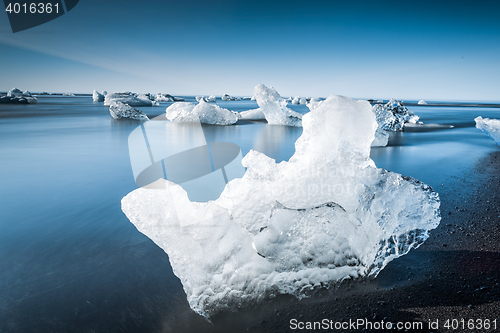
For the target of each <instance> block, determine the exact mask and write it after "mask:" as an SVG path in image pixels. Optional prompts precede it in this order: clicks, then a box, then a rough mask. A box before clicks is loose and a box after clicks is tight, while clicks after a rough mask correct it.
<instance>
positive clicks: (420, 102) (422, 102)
mask: <svg viewBox="0 0 500 333" xmlns="http://www.w3.org/2000/svg"><path fill="white" fill-rule="evenodd" d="M418 105H427V102H426V101H424V100H423V99H421V100H420V101H418Z"/></svg>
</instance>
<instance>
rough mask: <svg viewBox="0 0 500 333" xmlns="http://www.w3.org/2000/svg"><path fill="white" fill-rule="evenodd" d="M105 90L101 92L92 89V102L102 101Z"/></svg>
mask: <svg viewBox="0 0 500 333" xmlns="http://www.w3.org/2000/svg"><path fill="white" fill-rule="evenodd" d="M105 95H106V94H105V91H103V92H102V93H100V92H98V91H97V90H94V92H93V93H92V99H93V101H94V102H104V96H105Z"/></svg>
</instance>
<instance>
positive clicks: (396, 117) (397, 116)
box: [373, 98, 419, 132]
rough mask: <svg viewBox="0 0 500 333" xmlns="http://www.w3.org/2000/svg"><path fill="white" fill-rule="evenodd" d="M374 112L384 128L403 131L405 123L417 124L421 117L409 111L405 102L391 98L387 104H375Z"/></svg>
mask: <svg viewBox="0 0 500 333" xmlns="http://www.w3.org/2000/svg"><path fill="white" fill-rule="evenodd" d="M373 112H374V113H375V115H376V116H377V122H378V124H379V126H380V128H382V129H383V130H386V131H394V132H397V131H402V130H403V127H404V124H405V123H413V124H415V123H416V122H417V121H418V119H419V117H418V116H416V115H414V114H413V113H411V112H409V111H408V109H407V108H406V106H404V104H403V102H401V101H398V100H395V99H393V98H392V99H391V100H390V101H389V102H387V103H386V104H375V105H374V106H373Z"/></svg>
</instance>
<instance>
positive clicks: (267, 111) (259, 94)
mask: <svg viewBox="0 0 500 333" xmlns="http://www.w3.org/2000/svg"><path fill="white" fill-rule="evenodd" d="M253 95H254V96H255V99H256V100H257V104H258V105H259V108H260V109H261V110H262V112H263V113H264V115H265V117H266V120H267V122H268V123H269V124H273V125H286V126H297V127H300V126H302V115H301V114H300V113H298V112H295V111H293V110H291V109H289V108H287V107H286V104H287V103H286V101H285V100H284V99H283V98H282V97H281V96H280V94H278V92H277V91H276V90H275V89H274V88H268V87H266V86H265V85H263V84H259V85H257V86H256V87H255V89H254V94H253Z"/></svg>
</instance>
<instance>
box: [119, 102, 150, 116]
mask: <svg viewBox="0 0 500 333" xmlns="http://www.w3.org/2000/svg"><path fill="white" fill-rule="evenodd" d="M109 113H110V114H111V117H113V118H114V119H134V120H149V118H148V116H146V114H145V113H144V112H142V111H141V110H137V109H136V108H134V107H132V106H130V105H128V104H124V103H122V102H119V101H113V102H112V104H111V105H110V106H109Z"/></svg>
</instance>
